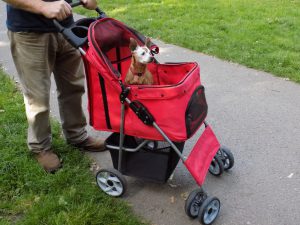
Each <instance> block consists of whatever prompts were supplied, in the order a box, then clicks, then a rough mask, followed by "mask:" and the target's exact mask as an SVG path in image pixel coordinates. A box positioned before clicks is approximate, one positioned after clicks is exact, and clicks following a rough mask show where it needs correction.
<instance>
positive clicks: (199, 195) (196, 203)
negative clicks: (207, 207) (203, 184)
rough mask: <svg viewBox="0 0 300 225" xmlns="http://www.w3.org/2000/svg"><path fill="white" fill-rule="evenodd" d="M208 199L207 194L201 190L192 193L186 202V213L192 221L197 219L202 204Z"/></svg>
mask: <svg viewBox="0 0 300 225" xmlns="http://www.w3.org/2000/svg"><path fill="white" fill-rule="evenodd" d="M206 198H207V194H206V193H205V192H204V191H203V190H202V189H201V188H199V189H196V190H194V191H192V192H191V193H190V194H189V196H188V198H187V199H186V201H185V207H184V208H185V213H186V214H187V215H188V216H189V217H190V218H192V219H195V218H197V216H198V214H199V209H200V206H201V205H202V203H203V202H204V201H205V199H206Z"/></svg>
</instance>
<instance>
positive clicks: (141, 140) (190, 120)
mask: <svg viewBox="0 0 300 225" xmlns="http://www.w3.org/2000/svg"><path fill="white" fill-rule="evenodd" d="M77 5H79V3H75V4H72V6H77ZM96 11H97V12H98V13H99V15H100V16H99V17H98V18H96V19H91V18H88V19H81V20H79V21H77V22H75V24H74V25H73V26H72V27H69V28H65V27H62V26H61V25H60V24H59V23H58V22H57V21H54V23H55V24H56V26H57V27H58V29H59V30H60V32H61V33H63V34H64V36H65V37H66V38H67V39H68V40H69V42H70V43H71V44H72V45H73V46H74V47H76V48H78V49H79V50H80V52H81V54H82V58H83V61H84V65H85V70H86V79H87V87H88V99H89V106H88V107H89V114H90V124H91V125H92V126H93V127H94V128H95V129H96V130H100V131H110V132H112V134H111V135H110V136H109V137H108V139H107V140H106V147H107V149H108V150H109V151H110V154H111V158H112V163H113V167H114V168H113V169H101V170H100V171H98V173H97V175H96V181H97V184H98V186H99V188H100V189H101V190H102V191H104V192H105V193H106V194H108V195H111V196H115V197H117V196H121V195H123V194H124V193H125V191H126V188H127V185H126V180H125V177H124V176H123V175H128V176H134V177H138V178H142V179H147V180H153V181H156V182H157V181H158V182H166V181H167V180H168V179H169V177H170V176H171V174H172V173H173V171H174V169H175V167H176V166H177V164H178V161H179V159H181V160H182V162H183V164H184V165H185V166H186V168H187V169H188V171H189V172H190V173H191V174H192V176H193V178H194V179H195V181H196V182H197V184H198V185H199V186H200V187H201V186H202V184H203V183H204V179H205V176H206V173H207V171H208V170H209V171H210V172H211V173H212V174H214V175H216V176H219V175H221V173H222V172H223V171H224V170H228V169H230V168H231V167H232V166H233V163H234V158H233V155H232V153H231V152H230V150H229V149H227V148H223V147H220V144H219V142H218V140H217V138H216V136H215V135H214V133H213V131H212V129H211V127H210V126H209V125H208V123H207V122H206V121H205V118H206V115H207V103H206V99H205V94H204V87H203V85H202V84H201V81H200V69H199V66H198V64H197V63H195V62H187V63H166V64H160V63H158V62H157V61H156V60H155V61H154V62H153V63H151V64H149V65H148V69H149V70H150V72H151V73H152V75H153V80H154V84H153V85H125V84H124V82H123V81H124V80H125V76H126V73H127V71H128V69H129V66H130V63H131V51H130V49H129V40H130V38H131V37H132V38H134V39H136V40H137V42H138V43H139V44H140V45H144V44H145V40H146V38H145V37H144V36H143V35H141V34H140V33H139V32H137V31H135V30H134V29H132V28H130V27H128V26H126V25H125V24H123V23H121V22H119V21H117V20H115V19H112V18H108V17H106V16H105V14H104V13H103V12H102V11H101V10H99V9H98V8H97V10H96ZM151 51H152V53H153V54H155V53H158V51H159V49H158V47H157V46H156V45H154V44H152V47H151ZM201 125H204V126H205V129H204V131H203V133H202V135H201V136H200V138H199V139H198V141H197V143H196V144H195V146H194V147H193V149H192V151H191V153H190V154H189V156H188V157H187V158H185V157H183V155H182V151H183V148H184V143H185V141H186V140H187V139H189V138H191V137H192V136H193V135H194V134H195V132H196V131H197V130H198V129H199V128H200V126H201ZM219 210H220V201H219V199H218V198H216V197H209V196H208V195H207V193H206V192H205V191H204V190H203V189H201V188H199V189H196V190H194V191H192V192H191V193H190V195H189V196H188V198H187V200H186V204H185V212H186V214H187V215H188V216H189V217H191V218H198V219H199V220H200V222H202V223H203V224H211V223H212V222H213V221H214V220H215V219H216V217H217V216H218V213H219Z"/></svg>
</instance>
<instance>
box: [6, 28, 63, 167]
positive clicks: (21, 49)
mask: <svg viewBox="0 0 300 225" xmlns="http://www.w3.org/2000/svg"><path fill="white" fill-rule="evenodd" d="M8 36H9V38H10V42H11V53H12V56H13V60H14V63H15V66H16V68H17V71H18V74H19V79H20V83H21V87H22V91H23V96H24V102H25V108H26V116H27V121H28V138H27V143H28V148H29V149H30V150H31V151H32V152H34V153H40V152H43V151H47V150H50V149H51V128H50V121H49V92H50V75H51V71H52V69H53V63H54V61H55V48H56V46H55V45H56V44H55V40H54V39H53V37H52V36H51V35H50V34H38V33H27V32H26V33H25V32H21V33H16V32H10V31H9V32H8ZM42 155H45V154H44V153H43V154H42ZM46 155H49V152H48V153H47V154H46ZM48 158H49V157H48ZM43 159H44V157H42V161H43ZM49 159H52V161H53V163H54V164H53V163H50V164H51V165H50V167H51V168H52V166H53V165H54V166H57V159H58V158H57V157H54V158H53V157H52V156H50V158H49ZM38 160H39V159H38ZM46 161H47V160H46ZM42 164H43V163H42ZM52 164H53V165H52ZM43 166H44V165H43ZM46 166H47V165H46Z"/></svg>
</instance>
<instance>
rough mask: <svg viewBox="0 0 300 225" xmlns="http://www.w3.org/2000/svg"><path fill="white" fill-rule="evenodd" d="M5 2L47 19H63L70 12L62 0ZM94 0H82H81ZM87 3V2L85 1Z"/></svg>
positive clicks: (11, 0)
mask: <svg viewBox="0 0 300 225" xmlns="http://www.w3.org/2000/svg"><path fill="white" fill-rule="evenodd" d="M4 1H5V2H6V3H8V4H10V5H12V6H14V7H16V8H19V9H22V10H25V11H28V12H32V13H35V14H41V15H43V16H45V17H47V18H49V19H58V20H64V19H65V18H67V17H68V16H70V15H71V14H72V8H71V6H70V5H69V4H68V3H67V2H65V1H64V0H60V1H54V2H44V1H42V0H30V1H28V0H4ZM84 1H85V2H90V1H94V0H82V2H84ZM87 4H88V3H87Z"/></svg>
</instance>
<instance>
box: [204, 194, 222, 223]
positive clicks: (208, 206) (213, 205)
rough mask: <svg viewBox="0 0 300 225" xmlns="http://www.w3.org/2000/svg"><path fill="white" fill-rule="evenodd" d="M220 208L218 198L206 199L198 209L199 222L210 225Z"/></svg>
mask: <svg viewBox="0 0 300 225" xmlns="http://www.w3.org/2000/svg"><path fill="white" fill-rule="evenodd" d="M220 207H221V203H220V200H219V199H218V198H216V197H208V198H207V199H205V201H204V202H203V203H202V205H201V207H200V209H199V214H198V219H199V221H200V222H201V223H202V224H205V225H208V224H212V223H213V222H214V221H215V219H216V218H217V216H218V215H219V212H220Z"/></svg>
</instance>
